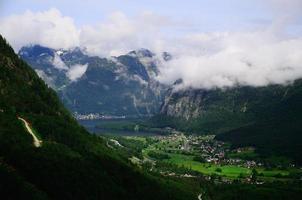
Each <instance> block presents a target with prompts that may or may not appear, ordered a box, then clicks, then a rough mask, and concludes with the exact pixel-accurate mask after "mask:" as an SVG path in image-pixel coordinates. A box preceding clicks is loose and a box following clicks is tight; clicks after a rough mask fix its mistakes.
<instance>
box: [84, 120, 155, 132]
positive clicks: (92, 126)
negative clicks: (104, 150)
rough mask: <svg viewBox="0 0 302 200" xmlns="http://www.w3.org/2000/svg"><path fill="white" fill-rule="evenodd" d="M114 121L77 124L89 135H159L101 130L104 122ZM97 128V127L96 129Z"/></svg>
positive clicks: (86, 121)
mask: <svg viewBox="0 0 302 200" xmlns="http://www.w3.org/2000/svg"><path fill="white" fill-rule="evenodd" d="M112 121H116V120H114V119H113V120H102V119H96V120H78V122H79V123H80V124H81V125H82V126H84V127H85V128H86V129H87V130H88V131H89V132H90V133H93V134H102V135H104V134H105V135H106V134H107V135H121V136H154V135H159V133H156V132H144V131H134V130H133V131H128V130H113V129H103V128H101V124H104V123H106V122H112ZM97 126H98V127H97Z"/></svg>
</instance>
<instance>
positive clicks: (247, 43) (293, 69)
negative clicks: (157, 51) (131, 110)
mask: <svg viewBox="0 0 302 200" xmlns="http://www.w3.org/2000/svg"><path fill="white" fill-rule="evenodd" d="M188 47H191V48H189V49H188V50H187V51H186V48H188ZM198 47H199V48H198ZM178 48H181V49H182V51H181V52H178V51H177V49H178ZM178 48H176V49H175V50H174V58H173V59H172V60H170V61H168V62H166V63H164V64H163V66H162V68H161V75H160V76H159V80H160V81H162V82H164V83H167V84H172V83H173V82H174V81H175V80H177V79H182V80H183V83H182V85H180V86H179V87H195V88H213V87H232V86H236V85H251V86H265V85H268V84H285V83H289V82H291V81H293V80H295V79H297V78H301V77H302V38H287V39H281V38H277V37H275V35H274V34H273V33H271V32H253V33H220V34H217V33H216V34H201V35H194V36H192V37H189V38H188V39H187V40H186V41H183V44H181V45H179V47H178ZM171 51H173V50H171Z"/></svg>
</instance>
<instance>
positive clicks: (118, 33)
mask: <svg viewBox="0 0 302 200" xmlns="http://www.w3.org/2000/svg"><path fill="white" fill-rule="evenodd" d="M267 2H269V4H267V5H269V6H268V7H270V9H271V12H272V13H273V15H274V16H273V18H272V22H271V23H269V24H267V25H266V27H264V26H260V27H261V28H259V27H258V29H257V30H256V29H255V30H248V31H244V30H241V31H236V32H235V31H225V32H209V33H202V32H196V31H195V32H194V33H193V32H191V33H189V32H187V33H184V34H176V35H174V37H171V35H170V34H169V33H171V30H173V29H177V28H179V27H184V26H188V24H183V23H180V22H177V21H175V20H172V19H170V18H168V17H164V16H159V15H155V14H154V13H151V12H143V13H141V14H140V15H137V16H134V17H128V16H126V15H125V14H123V13H121V12H114V13H112V14H111V15H110V16H108V18H107V19H106V20H105V21H103V22H101V23H99V24H97V25H86V26H82V27H76V25H75V24H74V21H73V19H72V18H70V17H66V16H63V15H62V14H61V13H60V11H59V10H57V9H50V10H48V11H44V12H36V13H34V12H31V11H27V12H25V13H24V14H21V15H13V16H9V17H6V18H3V19H0V33H1V34H3V35H4V36H5V37H6V38H7V39H8V41H9V42H10V43H11V44H12V45H13V47H14V49H15V50H16V51H17V50H18V49H19V48H20V47H22V46H24V45H27V44H41V45H44V46H48V47H51V48H65V49H66V48H72V47H75V46H80V47H82V48H85V49H86V51H87V52H88V53H89V54H92V55H99V56H102V57H105V56H106V57H108V56H116V55H120V54H124V53H127V52H129V51H131V50H134V49H138V48H148V49H150V50H152V51H154V52H155V53H157V55H161V53H162V52H164V51H167V52H169V53H170V54H172V57H173V59H172V60H170V61H168V62H165V61H162V65H161V66H160V75H159V77H158V80H160V81H161V82H163V83H166V84H173V83H174V82H175V81H176V80H178V79H182V80H183V83H182V85H179V86H178V87H181V88H183V87H194V88H215V87H233V86H236V85H251V86H265V85H268V84H286V83H290V82H292V81H293V80H295V79H298V78H302V36H301V33H302V32H301V30H300V29H301V27H302V25H301V24H300V25H299V23H301V12H300V9H298V7H299V6H302V4H301V1H300V0H286V1H285V0H269V1H267ZM283 4H285V5H286V6H283ZM297 24H298V26H297ZM293 26H294V27H295V29H294V30H295V31H294V32H295V34H291V30H293ZM297 27H300V29H299V30H300V32H299V30H298V31H297ZM172 33H173V31H172ZM297 33H300V34H297ZM61 67H62V68H64V66H61ZM86 69H87V65H76V66H73V67H71V69H70V70H69V71H68V73H67V74H68V77H69V78H70V79H71V80H77V79H78V78H79V77H81V76H82V75H83V73H85V71H86Z"/></svg>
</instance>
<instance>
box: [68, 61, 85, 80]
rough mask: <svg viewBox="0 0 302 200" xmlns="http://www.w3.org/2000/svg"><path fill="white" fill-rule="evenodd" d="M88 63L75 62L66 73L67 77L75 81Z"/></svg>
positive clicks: (81, 74)
mask: <svg viewBox="0 0 302 200" xmlns="http://www.w3.org/2000/svg"><path fill="white" fill-rule="evenodd" d="M87 67H88V64H85V65H80V64H76V65H73V66H71V67H70V69H69V71H68V72H67V73H66V75H67V77H68V78H69V79H70V80H71V81H76V80H77V79H79V78H81V77H82V76H83V74H84V73H85V72H86V70H87Z"/></svg>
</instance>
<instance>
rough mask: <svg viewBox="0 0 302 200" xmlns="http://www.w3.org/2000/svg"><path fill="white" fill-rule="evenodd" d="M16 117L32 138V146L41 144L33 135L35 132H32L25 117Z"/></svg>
mask: <svg viewBox="0 0 302 200" xmlns="http://www.w3.org/2000/svg"><path fill="white" fill-rule="evenodd" d="M18 119H19V120H21V121H22V122H23V123H24V125H25V128H26V130H27V132H28V133H29V134H30V135H31V136H32V138H33V140H34V141H33V144H34V146H35V147H40V146H42V141H41V140H39V139H38V138H37V136H36V135H35V133H34V132H33V130H32V129H31V128H30V126H29V124H28V122H27V121H26V120H25V119H23V118H21V117H18Z"/></svg>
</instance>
